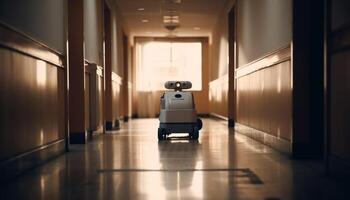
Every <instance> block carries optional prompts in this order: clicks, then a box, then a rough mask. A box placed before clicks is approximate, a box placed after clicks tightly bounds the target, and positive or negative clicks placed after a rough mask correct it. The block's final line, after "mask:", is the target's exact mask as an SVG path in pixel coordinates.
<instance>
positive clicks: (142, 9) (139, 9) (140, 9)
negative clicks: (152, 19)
mask: <svg viewBox="0 0 350 200" xmlns="http://www.w3.org/2000/svg"><path fill="white" fill-rule="evenodd" d="M137 10H138V11H144V10H145V8H138V9H137Z"/></svg>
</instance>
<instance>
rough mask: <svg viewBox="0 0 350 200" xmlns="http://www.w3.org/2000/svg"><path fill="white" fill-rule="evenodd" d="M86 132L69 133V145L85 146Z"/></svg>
mask: <svg viewBox="0 0 350 200" xmlns="http://www.w3.org/2000/svg"><path fill="white" fill-rule="evenodd" d="M86 135H87V134H86V132H85V131H83V132H70V133H69V143H70V144H85V143H86V139H87V138H86Z"/></svg>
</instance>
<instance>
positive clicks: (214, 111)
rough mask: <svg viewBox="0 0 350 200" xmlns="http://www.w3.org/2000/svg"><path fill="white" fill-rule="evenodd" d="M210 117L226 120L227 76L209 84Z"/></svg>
mask: <svg viewBox="0 0 350 200" xmlns="http://www.w3.org/2000/svg"><path fill="white" fill-rule="evenodd" d="M209 104H210V115H213V116H215V117H219V118H222V119H225V120H227V119H228V74H226V75H224V76H221V77H219V78H218V79H215V80H213V81H211V82H210V83H209Z"/></svg>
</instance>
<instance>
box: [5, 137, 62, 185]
mask: <svg viewBox="0 0 350 200" xmlns="http://www.w3.org/2000/svg"><path fill="white" fill-rule="evenodd" d="M65 152H66V147H65V139H60V140H57V141H54V142H51V143H49V144H46V145H44V146H41V147H38V148H36V149H34V150H32V151H29V152H25V153H23V154H20V155H18V156H15V157H13V158H10V159H8V160H5V161H3V162H0V172H1V179H0V182H5V181H7V180H9V179H11V178H14V177H16V176H18V175H20V174H22V173H25V172H26V171H27V170H29V169H32V168H34V167H36V166H39V165H41V164H44V163H45V162H47V161H49V160H51V159H54V158H56V157H57V156H59V155H62V154H64V153H65Z"/></svg>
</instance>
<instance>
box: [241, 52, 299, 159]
mask: <svg viewBox="0 0 350 200" xmlns="http://www.w3.org/2000/svg"><path fill="white" fill-rule="evenodd" d="M290 55H291V54H290V48H289V46H288V47H286V48H282V49H280V50H278V51H276V52H273V53H271V54H269V55H267V56H265V57H263V58H261V59H259V60H257V61H254V62H251V63H249V64H247V65H245V66H243V67H240V68H238V69H237V70H236V80H237V119H236V120H237V122H238V123H239V124H242V125H245V126H248V127H251V128H253V129H256V130H258V131H262V132H264V133H267V134H269V135H272V136H274V137H275V138H277V139H282V140H286V141H288V142H291V139H292V81H291V78H292V74H291V56H290ZM289 153H290V152H289Z"/></svg>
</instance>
